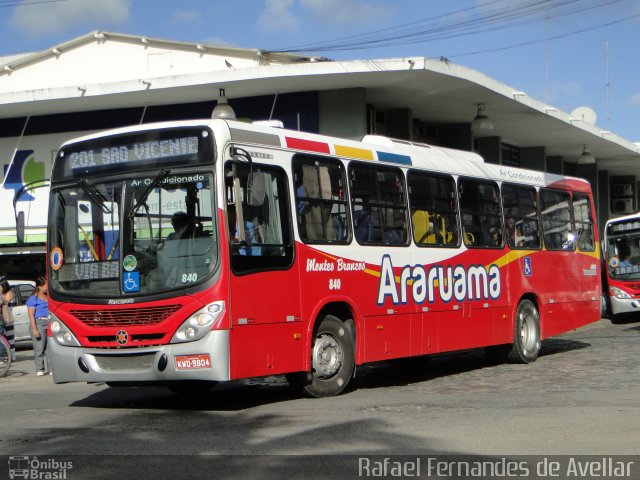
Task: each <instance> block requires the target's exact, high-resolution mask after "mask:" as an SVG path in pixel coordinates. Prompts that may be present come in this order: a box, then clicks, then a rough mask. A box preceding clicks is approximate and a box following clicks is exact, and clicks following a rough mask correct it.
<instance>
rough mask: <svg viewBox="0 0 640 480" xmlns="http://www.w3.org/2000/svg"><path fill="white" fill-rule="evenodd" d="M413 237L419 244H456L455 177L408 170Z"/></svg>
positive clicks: (429, 245)
mask: <svg viewBox="0 0 640 480" xmlns="http://www.w3.org/2000/svg"><path fill="white" fill-rule="evenodd" d="M407 183H408V188H409V203H410V205H411V212H412V213H411V221H412V224H413V229H412V232H413V241H414V242H415V244H416V245H418V246H420V247H433V246H444V247H457V246H458V238H459V234H458V214H457V210H456V202H455V181H454V180H453V177H450V176H448V175H436V174H431V173H424V172H418V171H415V170H409V174H408V179H407Z"/></svg>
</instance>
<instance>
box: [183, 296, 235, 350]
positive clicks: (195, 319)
mask: <svg viewBox="0 0 640 480" xmlns="http://www.w3.org/2000/svg"><path fill="white" fill-rule="evenodd" d="M223 313H224V302H223V301H219V302H213V303H210V304H209V305H207V306H206V307H204V308H201V309H200V310H198V311H197V312H195V313H194V314H193V315H191V316H190V317H189V318H187V320H185V321H184V322H183V323H182V325H180V328H178V330H176V333H175V334H174V335H173V338H172V339H171V343H182V342H193V341H195V340H200V339H201V338H202V337H204V336H205V335H206V334H207V333H209V331H210V330H211V327H213V324H214V323H216V321H217V320H218V319H219V318H220V317H221V316H222V314H223Z"/></svg>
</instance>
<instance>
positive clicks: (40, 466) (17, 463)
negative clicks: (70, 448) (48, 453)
mask: <svg viewBox="0 0 640 480" xmlns="http://www.w3.org/2000/svg"><path fill="white" fill-rule="evenodd" d="M72 468H73V462H69V461H60V460H56V459H55V458H46V459H43V458H38V457H21V456H20V457H19V456H13V457H9V478H10V479H11V480H13V479H14V478H24V479H27V480H65V479H67V478H69V477H68V472H69V470H71V469H72Z"/></svg>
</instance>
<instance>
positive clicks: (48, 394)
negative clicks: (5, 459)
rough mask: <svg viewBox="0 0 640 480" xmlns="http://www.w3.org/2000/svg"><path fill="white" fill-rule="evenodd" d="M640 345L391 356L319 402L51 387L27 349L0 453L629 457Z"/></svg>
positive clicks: (590, 338) (4, 395) (238, 392)
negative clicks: (510, 354)
mask: <svg viewBox="0 0 640 480" xmlns="http://www.w3.org/2000/svg"><path fill="white" fill-rule="evenodd" d="M639 341H640V323H636V322H630V323H625V324H620V325H613V324H611V322H610V321H609V320H601V321H600V322H598V323H596V324H593V325H590V326H587V327H585V328H582V329H580V330H578V331H574V332H570V333H567V334H565V335H562V336H560V337H556V338H554V339H549V340H547V341H545V342H544V343H543V350H542V353H541V356H540V358H539V359H538V361H537V362H535V363H534V364H531V365H491V364H489V363H488V362H487V360H486V358H485V355H484V353H483V352H482V351H474V352H470V353H464V354H458V355H447V356H442V357H439V358H436V359H433V360H432V361H430V362H425V361H420V360H415V361H403V362H389V363H383V364H377V365H373V366H367V367H364V368H362V369H360V370H359V372H358V377H357V381H356V388H355V389H354V390H352V391H349V392H348V393H346V394H343V395H342V396H339V397H335V398H327V399H315V400H314V399H307V398H298V397H296V396H295V395H294V394H293V393H292V392H291V391H290V390H289V389H288V388H287V384H286V382H285V381H284V380H283V379H281V378H277V377H273V378H267V379H255V380H251V381H243V382H239V383H237V384H232V385H222V386H218V387H217V388H216V389H215V390H214V391H212V392H211V393H210V394H208V395H206V396H201V397H199V398H189V399H187V398H183V397H180V396H178V395H175V394H173V393H171V392H170V391H168V390H166V389H164V388H109V387H107V386H106V385H85V384H67V385H54V384H53V382H52V379H51V377H49V376H46V377H36V376H35V374H34V366H33V361H32V356H31V351H30V350H24V351H19V352H18V355H19V361H18V362H17V364H15V368H14V369H12V371H11V375H10V376H9V377H7V378H2V379H0V403H1V405H2V417H3V419H2V425H3V435H4V439H3V441H0V454H4V455H68V454H77V455H84V454H90V455H96V454H98V455H105V454H107V455H110V454H127V455H129V454H143V455H168V454H171V455H174V454H198V455H200V454H208V455H209V454H210V455H238V454H242V455H247V454H264V455H272V454H285V453H286V454H295V455H314V456H315V455H320V454H323V455H331V454H346V453H348V454H380V455H390V454H411V455H426V454H455V455H467V454H473V455H496V456H501V455H528V454H530V455H558V454H569V455H577V454H588V455H612V454H637V453H638V452H640V435H639V434H638V433H639V428H638V427H639V426H640V420H639V419H640V406H639V402H638V398H640V366H639V365H640V364H639V362H638V359H637V353H638V344H639ZM1 474H2V472H0V475H1Z"/></svg>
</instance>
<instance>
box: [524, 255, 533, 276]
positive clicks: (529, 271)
mask: <svg viewBox="0 0 640 480" xmlns="http://www.w3.org/2000/svg"><path fill="white" fill-rule="evenodd" d="M523 261H524V274H525V276H527V277H530V276H531V275H533V267H532V266H531V258H530V257H524V258H523Z"/></svg>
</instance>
